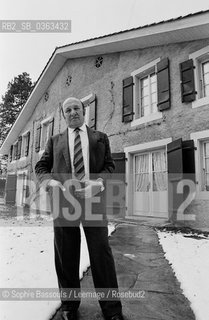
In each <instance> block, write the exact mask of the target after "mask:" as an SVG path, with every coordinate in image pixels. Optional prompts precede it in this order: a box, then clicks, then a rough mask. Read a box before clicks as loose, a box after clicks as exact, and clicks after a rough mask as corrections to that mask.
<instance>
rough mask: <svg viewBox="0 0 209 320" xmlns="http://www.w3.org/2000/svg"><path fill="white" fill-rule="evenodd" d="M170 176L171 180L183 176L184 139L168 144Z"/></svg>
mask: <svg viewBox="0 0 209 320" xmlns="http://www.w3.org/2000/svg"><path fill="white" fill-rule="evenodd" d="M167 161H168V177H169V180H170V181H175V180H180V179H182V178H183V154H182V139H178V140H175V141H172V142H171V143H169V144H168V145H167Z"/></svg>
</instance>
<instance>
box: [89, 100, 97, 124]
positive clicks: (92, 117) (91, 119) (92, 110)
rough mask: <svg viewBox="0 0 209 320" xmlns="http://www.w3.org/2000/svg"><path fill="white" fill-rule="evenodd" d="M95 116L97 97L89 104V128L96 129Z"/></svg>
mask: <svg viewBox="0 0 209 320" xmlns="http://www.w3.org/2000/svg"><path fill="white" fill-rule="evenodd" d="M96 116H97V99H96V96H95V99H94V101H92V102H91V103H90V105H89V128H91V129H94V130H96Z"/></svg>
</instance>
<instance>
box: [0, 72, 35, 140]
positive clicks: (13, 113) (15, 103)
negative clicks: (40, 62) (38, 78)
mask: <svg viewBox="0 0 209 320" xmlns="http://www.w3.org/2000/svg"><path fill="white" fill-rule="evenodd" d="M34 85H35V84H34V83H32V80H31V78H30V76H29V74H28V73H27V72H23V73H22V74H19V75H18V76H17V77H14V79H13V80H12V81H11V82H9V83H8V86H7V91H6V93H5V95H4V96H2V102H1V103H0V145H1V144H2V143H3V141H4V139H5V138H6V136H7V134H8V133H9V131H10V129H11V127H12V125H13V123H14V122H15V120H16V119H17V116H18V115H19V113H20V111H21V110H22V108H23V106H24V105H25V103H26V101H27V99H28V97H29V95H30V93H31V91H32V89H33V87H34Z"/></svg>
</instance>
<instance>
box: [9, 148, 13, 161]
mask: <svg viewBox="0 0 209 320" xmlns="http://www.w3.org/2000/svg"><path fill="white" fill-rule="evenodd" d="M12 154H13V145H11V147H10V153H9V161H10V162H11V161H12Z"/></svg>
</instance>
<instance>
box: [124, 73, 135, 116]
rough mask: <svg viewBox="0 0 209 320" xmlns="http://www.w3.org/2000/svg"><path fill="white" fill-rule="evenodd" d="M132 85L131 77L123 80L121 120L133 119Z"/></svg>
mask: <svg viewBox="0 0 209 320" xmlns="http://www.w3.org/2000/svg"><path fill="white" fill-rule="evenodd" d="M133 85H134V83H133V77H128V78H126V79H124V80H123V109H122V121H123V122H129V121H132V120H133Z"/></svg>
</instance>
